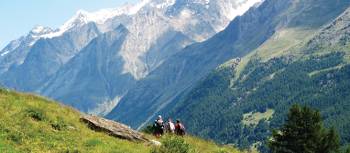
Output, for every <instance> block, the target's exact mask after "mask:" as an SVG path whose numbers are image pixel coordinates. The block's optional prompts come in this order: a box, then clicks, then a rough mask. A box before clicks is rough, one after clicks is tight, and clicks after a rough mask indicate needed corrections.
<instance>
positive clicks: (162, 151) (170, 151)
mask: <svg viewBox="0 0 350 153" xmlns="http://www.w3.org/2000/svg"><path fill="white" fill-rule="evenodd" d="M193 152H194V151H193V149H192V147H191V146H190V145H189V144H188V143H186V142H185V140H184V139H183V138H181V137H178V136H166V137H165V138H164V139H163V141H162V145H161V146H160V147H157V148H153V149H152V150H151V153H193Z"/></svg>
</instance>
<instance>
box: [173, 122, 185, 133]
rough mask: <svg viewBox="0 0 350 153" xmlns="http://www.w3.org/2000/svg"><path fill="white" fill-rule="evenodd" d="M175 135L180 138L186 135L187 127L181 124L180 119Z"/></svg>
mask: <svg viewBox="0 0 350 153" xmlns="http://www.w3.org/2000/svg"><path fill="white" fill-rule="evenodd" d="M175 133H176V135H180V136H184V135H185V134H186V129H185V126H184V125H183V124H182V123H181V121H180V120H179V119H177V120H176V125H175Z"/></svg>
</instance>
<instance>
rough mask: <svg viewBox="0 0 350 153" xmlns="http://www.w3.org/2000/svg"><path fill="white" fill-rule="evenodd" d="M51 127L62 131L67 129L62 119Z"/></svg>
mask: <svg viewBox="0 0 350 153" xmlns="http://www.w3.org/2000/svg"><path fill="white" fill-rule="evenodd" d="M51 127H52V128H53V129H55V130H58V131H61V130H64V129H66V128H67V124H66V123H65V122H64V120H63V119H62V118H57V120H56V121H53V122H52V123H51Z"/></svg>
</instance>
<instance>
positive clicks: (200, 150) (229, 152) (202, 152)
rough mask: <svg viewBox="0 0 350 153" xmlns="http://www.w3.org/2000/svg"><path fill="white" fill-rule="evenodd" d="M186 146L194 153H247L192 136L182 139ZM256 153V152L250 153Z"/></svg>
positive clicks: (162, 139)
mask: <svg viewBox="0 0 350 153" xmlns="http://www.w3.org/2000/svg"><path fill="white" fill-rule="evenodd" d="M167 137H171V136H169V135H167V136H163V137H162V138H161V139H159V141H161V142H162V141H164V140H165V139H166V138H167ZM182 138H183V139H184V141H185V143H186V144H189V145H190V147H191V148H192V152H194V153H247V152H245V151H240V150H237V149H235V148H234V147H233V146H229V145H222V146H220V145H217V144H215V143H214V142H213V141H210V140H204V139H199V138H196V137H192V136H184V137H182ZM250 153H254V152H250Z"/></svg>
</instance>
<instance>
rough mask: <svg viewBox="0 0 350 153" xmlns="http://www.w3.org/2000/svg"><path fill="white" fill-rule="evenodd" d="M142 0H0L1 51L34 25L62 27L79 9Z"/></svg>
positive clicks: (97, 8)
mask: <svg viewBox="0 0 350 153" xmlns="http://www.w3.org/2000/svg"><path fill="white" fill-rule="evenodd" d="M137 1H138V0H2V1H1V2H0V20H1V24H0V50H1V49H2V48H3V47H5V45H7V44H8V43H9V42H10V41H11V40H14V39H17V38H18V37H20V36H22V35H25V34H26V33H28V32H29V31H30V30H31V29H32V28H33V27H34V26H36V25H43V26H49V27H51V28H58V27H59V26H60V25H62V24H63V23H64V22H65V21H66V20H68V19H69V18H70V17H72V16H73V15H74V14H75V13H76V11H78V10H79V9H84V10H87V11H96V10H99V9H102V8H115V7H118V6H120V5H122V4H125V3H136V2H137Z"/></svg>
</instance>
